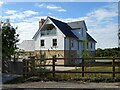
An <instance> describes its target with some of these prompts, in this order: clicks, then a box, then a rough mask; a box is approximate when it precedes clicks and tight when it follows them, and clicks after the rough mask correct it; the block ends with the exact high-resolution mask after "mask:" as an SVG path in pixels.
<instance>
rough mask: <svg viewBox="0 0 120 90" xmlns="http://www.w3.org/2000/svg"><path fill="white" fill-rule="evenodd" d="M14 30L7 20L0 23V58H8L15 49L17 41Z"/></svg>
mask: <svg viewBox="0 0 120 90" xmlns="http://www.w3.org/2000/svg"><path fill="white" fill-rule="evenodd" d="M16 29H17V28H14V27H13V26H11V24H10V22H9V20H7V21H6V22H2V25H1V30H2V56H3V58H10V57H11V55H13V54H14V53H15V49H17V46H16V43H17V42H18V41H19V39H18V36H19V35H18V34H16Z"/></svg>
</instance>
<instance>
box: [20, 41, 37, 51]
mask: <svg viewBox="0 0 120 90" xmlns="http://www.w3.org/2000/svg"><path fill="white" fill-rule="evenodd" d="M19 48H20V49H23V50H24V51H34V50H35V42H34V40H24V41H23V42H22V43H20V45H19Z"/></svg>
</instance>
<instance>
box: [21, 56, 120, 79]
mask: <svg viewBox="0 0 120 90" xmlns="http://www.w3.org/2000/svg"><path fill="white" fill-rule="evenodd" d="M63 59H67V60H69V59H70V60H71V59H72V60H82V62H81V63H80V64H68V65H56V64H55V61H56V60H63ZM40 60H52V64H51V65H48V64H47V65H46V64H40V65H36V64H35V61H38V60H37V59H30V60H23V64H24V69H23V72H24V74H23V75H24V76H30V75H31V74H33V73H34V72H33V71H32V70H33V68H35V67H48V66H49V67H52V70H51V71H46V72H45V73H52V75H53V77H55V74H56V73H81V74H82V77H84V75H85V73H88V74H89V73H93V74H96V73H102V74H112V77H113V78H115V74H120V71H118V72H116V70H115V67H120V58H114V57H113V58H47V59H40ZM86 60H104V61H105V60H112V62H111V63H109V64H96V63H90V64H89V63H86V62H85V61H86ZM115 60H118V61H119V62H116V61H115ZM56 66H62V67H81V68H82V71H70V70H69V71H56V70H55V67H56ZM102 66H103V67H112V71H111V72H109V71H108V72H106V71H105V72H103V71H102V72H93V71H85V67H102Z"/></svg>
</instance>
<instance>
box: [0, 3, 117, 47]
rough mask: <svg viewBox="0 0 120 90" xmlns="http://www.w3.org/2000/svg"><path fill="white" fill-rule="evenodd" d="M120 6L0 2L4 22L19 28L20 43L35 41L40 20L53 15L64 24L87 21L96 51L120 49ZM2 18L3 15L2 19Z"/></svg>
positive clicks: (109, 4)
mask: <svg viewBox="0 0 120 90" xmlns="http://www.w3.org/2000/svg"><path fill="white" fill-rule="evenodd" d="M117 4H118V3H115V2H114V3H113V2H76V3H75V2H6V3H3V2H0V7H1V10H2V12H1V13H2V14H1V15H2V19H3V20H5V19H7V18H9V19H10V22H11V23H12V25H14V26H18V29H17V33H18V34H20V36H19V38H20V42H22V41H23V40H30V39H32V37H33V35H34V34H35V33H36V31H37V30H38V21H39V20H40V19H41V18H44V19H45V18H46V17H47V16H51V17H53V18H56V19H59V20H62V21H63V22H71V21H79V20H85V22H86V25H87V28H88V33H89V34H90V35H91V36H92V37H93V38H94V39H95V40H96V41H97V45H96V48H111V47H117V46H118V38H117V33H118V11H117V10H118V5H117ZM0 17H1V16H0Z"/></svg>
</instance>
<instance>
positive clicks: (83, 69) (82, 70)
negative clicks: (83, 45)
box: [82, 58, 84, 77]
mask: <svg viewBox="0 0 120 90" xmlns="http://www.w3.org/2000/svg"><path fill="white" fill-rule="evenodd" d="M82 77H84V58H82Z"/></svg>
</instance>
